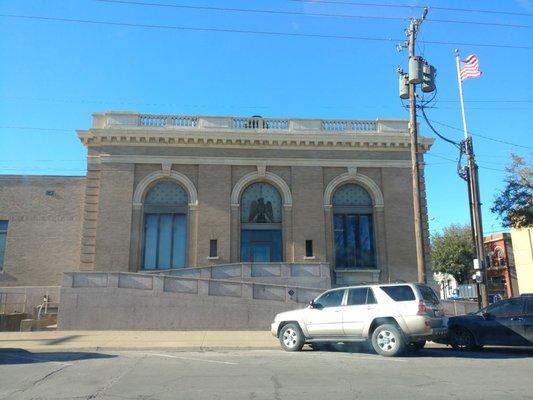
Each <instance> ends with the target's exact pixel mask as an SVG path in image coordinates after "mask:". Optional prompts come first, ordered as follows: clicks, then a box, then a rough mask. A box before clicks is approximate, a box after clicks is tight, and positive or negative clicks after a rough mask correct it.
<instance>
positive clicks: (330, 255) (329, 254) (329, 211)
mask: <svg viewBox="0 0 533 400" xmlns="http://www.w3.org/2000/svg"><path fill="white" fill-rule="evenodd" d="M324 229H325V232H324V233H325V237H326V261H327V262H329V264H330V266H331V268H333V265H334V261H335V254H334V251H333V240H334V237H333V207H332V206H331V205H327V206H324ZM331 276H333V274H331Z"/></svg>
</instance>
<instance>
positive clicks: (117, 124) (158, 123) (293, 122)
mask: <svg viewBox="0 0 533 400" xmlns="http://www.w3.org/2000/svg"><path fill="white" fill-rule="evenodd" d="M135 127H137V128H143V129H149V128H165V129H166V128H169V129H172V128H174V129H204V130H217V129H218V130H224V131H227V130H236V131H244V130H246V131H254V132H263V133H267V132H275V133H313V132H317V133H324V132H326V133H385V134H407V130H408V122H407V120H400V119H377V120H375V121H371V120H334V119H327V120H322V119H296V118H291V119H285V118H262V117H214V116H189V115H155V114H139V113H129V112H128V113H126V112H124V113H121V112H103V113H95V114H93V128H95V129H124V128H127V129H130V128H135Z"/></svg>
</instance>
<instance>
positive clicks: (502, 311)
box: [487, 297, 523, 317]
mask: <svg viewBox="0 0 533 400" xmlns="http://www.w3.org/2000/svg"><path fill="white" fill-rule="evenodd" d="M522 306H523V304H522V299H521V298H520V297H517V298H514V299H508V300H502V301H499V302H497V303H496V304H493V305H492V306H490V307H488V308H487V312H488V313H490V314H492V315H494V316H495V317H505V316H511V315H520V314H523V309H522Z"/></svg>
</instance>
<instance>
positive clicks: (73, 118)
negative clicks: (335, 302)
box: [0, 0, 533, 232]
mask: <svg viewBox="0 0 533 400" xmlns="http://www.w3.org/2000/svg"><path fill="white" fill-rule="evenodd" d="M146 1H147V2H152V3H156V2H157V3H161V4H174V5H193V6H207V7H222V8H247V9H260V10H277V11H280V10H281V11H289V12H297V13H303V15H292V14H278V15H272V14H262V13H245V12H237V11H231V12H229V11H215V10H191V9H183V8H173V7H155V6H142V5H132V4H117V3H108V2H101V1H95V0H49V1H46V2H43V1H38V0H27V1H19V0H0V14H3V15H6V14H10V15H19V16H38V17H53V18H66V19H78V20H92V21H108V22H120V23H133V24H144V25H171V26H182V27H193V28H215V29H230V30H254V31H270V32H289V33H304V34H319V35H336V36H352V37H353V36H357V37H361V36H364V37H372V38H384V39H390V40H385V41H370V40H348V39H334V38H317V37H315V38H309V37H288V36H272V35H253V34H243V33H222V32H205V31H203V32H202V31H191V30H177V29H151V28H146V27H145V28H139V27H124V26H108V25H97V24H87V23H73V22H59V21H50V20H48V21H47V20H35V19H22V18H13V17H5V16H0V37H1V38H2V39H0V59H1V60H2V62H1V63H0V77H1V79H0V173H2V174H50V175H83V174H84V172H85V163H86V161H85V156H86V150H85V148H84V147H83V146H82V145H81V144H80V142H79V140H78V139H77V137H76V134H75V132H74V129H85V128H88V127H89V126H90V123H91V117H90V115H91V113H92V112H95V111H105V110H128V111H139V112H144V113H161V114H164V113H168V114H203V115H206V114H207V115H262V116H265V117H310V118H320V117H324V118H347V119H375V118H379V117H380V118H398V117H399V118H407V117H408V114H407V112H406V111H405V110H404V109H403V108H402V104H401V101H400V100H399V98H398V93H397V87H398V84H397V75H396V68H397V67H398V65H401V66H403V67H404V68H405V67H406V57H407V55H406V53H405V51H404V52H402V53H399V52H397V50H396V48H395V47H396V44H397V43H398V42H400V41H401V40H403V39H404V38H405V36H404V29H405V27H407V25H408V22H407V21H404V20H397V19H389V18H391V17H392V18H394V17H406V18H407V17H410V16H413V15H416V16H418V15H419V14H420V9H418V8H415V7H403V8H402V7H378V6H375V5H374V6H370V5H366V6H361V5H353V4H352V5H349V4H335V3H320V2H319V1H316V2H301V1H290V0H271V1H266V0H249V1H237V0H217V1H215V0H211V1H208V0H205V1H202V0H198V1H192V0H146ZM345 2H349V0H346V1H345ZM359 3H362V2H359ZM366 3H379V4H386V3H385V2H383V3H382V2H381V1H372V2H371V1H367V2H366ZM388 3H389V4H395V5H400V4H407V5H413V6H419V5H428V6H429V7H430V11H429V14H428V20H427V21H426V22H425V23H424V24H423V26H422V29H421V33H420V35H419V41H418V46H417V52H418V53H419V54H420V55H423V56H424V58H425V59H426V60H428V61H429V62H430V63H432V64H433V65H435V66H436V68H437V71H438V72H437V73H438V76H437V86H438V93H437V96H436V101H435V103H434V104H433V108H431V109H428V110H427V113H428V115H429V117H430V118H431V119H432V120H435V121H439V122H441V123H445V124H447V125H451V126H454V127H457V128H461V114H460V108H459V103H458V88H457V77H456V70H455V60H454V55H453V50H454V48H456V47H458V48H459V50H460V51H461V53H462V54H463V55H464V56H466V55H468V54H471V53H475V54H477V56H478V58H479V60H480V63H481V69H482V71H483V74H484V75H483V77H482V78H480V79H475V80H474V79H473V80H468V81H466V82H465V84H464V92H465V99H466V100H467V103H466V107H467V119H468V125H469V128H470V130H471V131H472V132H473V133H479V134H482V135H484V136H487V137H491V138H495V139H499V140H504V141H507V142H512V143H515V144H518V145H521V146H525V147H518V146H511V145H507V144H503V143H498V142H495V141H490V140H487V139H483V138H480V137H478V136H475V137H474V145H475V149H476V153H477V154H478V155H479V156H478V161H479V165H480V179H481V191H482V193H481V195H482V201H483V202H484V206H483V217H484V228H485V231H486V232H490V231H497V230H499V229H501V227H500V222H499V221H498V220H497V219H496V217H495V216H494V215H492V214H491V213H490V211H489V208H490V204H491V203H492V200H493V198H494V196H495V194H496V193H497V191H498V189H501V188H502V186H503V178H504V176H505V174H504V172H503V169H504V167H505V165H506V164H507V163H508V162H509V159H510V157H509V155H510V153H511V152H514V153H516V154H519V155H522V156H524V157H526V158H527V160H528V161H529V162H530V163H531V159H532V154H533V151H532V150H531V148H532V147H533V140H532V137H533V134H532V126H533V94H532V93H531V92H532V89H533V78H532V74H531V71H533V50H531V49H510V48H498V47H485V46H480V44H499V45H513V46H526V47H533V2H531V1H529V0H521V1H518V0H517V1H511V0H508V1H496V0H493V1H483V2H481V1H476V2H464V1H427V2H424V3H422V2H418V1H411V0H404V1H402V2H393V1H392V0H389V2H388ZM432 6H433V7H436V8H435V9H432V8H431V7H432ZM437 7H451V8H481V9H485V10H487V9H488V10H495V11H505V12H511V13H518V14H528V15H506V14H495V13H479V12H465V11H463V12H457V11H449V10H441V9H437ZM310 13H326V14H342V15H352V16H354V15H358V16H367V17H379V18H340V17H319V16H311V15H309V14H310ZM436 20H454V21H461V22H467V21H471V22H477V23H496V24H508V25H523V26H531V27H516V26H515V27H504V26H493V25H481V24H473V23H444V22H439V21H436ZM425 41H428V42H461V43H466V44H465V45H459V46H458V45H455V44H430V43H425ZM435 126H436V127H438V128H439V129H440V132H441V133H442V134H444V135H446V136H448V137H450V138H452V139H455V140H459V139H460V138H461V137H462V133H461V132H460V131H459V130H453V129H449V128H445V127H443V126H441V125H435ZM421 127H422V133H423V134H424V135H425V136H430V137H433V136H434V134H433V133H432V132H431V131H430V130H429V129H428V128H427V126H425V124H424V123H423V122H421ZM28 128H34V129H28ZM526 147H528V148H526ZM456 156H457V152H456V150H455V149H454V148H453V147H452V146H450V145H449V144H447V143H444V142H442V141H441V140H437V141H436V142H435V145H434V146H433V148H432V149H431V151H430V153H429V154H428V156H427V157H426V161H427V171H426V180H427V187H428V203H429V217H430V228H431V230H432V231H434V232H435V231H440V230H441V229H442V228H443V227H444V226H446V225H448V224H450V223H468V221H469V214H468V208H467V197H466V196H467V194H466V184H465V183H464V182H463V181H462V180H461V179H460V178H459V177H458V176H457V174H456V165H455V163H454V162H453V161H450V160H454V159H456ZM489 168H490V169H489Z"/></svg>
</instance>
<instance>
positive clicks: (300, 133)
mask: <svg viewBox="0 0 533 400" xmlns="http://www.w3.org/2000/svg"><path fill="white" fill-rule="evenodd" d="M78 136H79V138H80V140H81V141H82V142H83V143H84V144H85V145H87V146H92V145H113V144H119V145H157V146H161V145H175V146H176V145H177V146H183V145H193V146H198V145H209V146H255V147H258V146H259V147H264V146H283V147H325V148H331V147H350V148H353V147H356V148H357V147H360V148H364V149H378V148H379V149H384V148H387V149H390V148H392V149H395V148H397V149H401V150H405V149H408V148H409V134H408V121H407V120H401V119H376V120H375V121H369V120H326V119H292V118H291V119H285V118H257V117H250V118H247V117H215V116H180V115H148V114H139V113H130V112H123V113H122V112H104V113H95V114H93V125H92V128H91V129H90V130H88V131H78ZM432 143H433V140H432V139H428V138H421V139H420V146H421V148H422V149H423V150H424V151H425V150H428V149H429V147H430V146H431V144H432Z"/></svg>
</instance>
